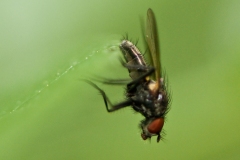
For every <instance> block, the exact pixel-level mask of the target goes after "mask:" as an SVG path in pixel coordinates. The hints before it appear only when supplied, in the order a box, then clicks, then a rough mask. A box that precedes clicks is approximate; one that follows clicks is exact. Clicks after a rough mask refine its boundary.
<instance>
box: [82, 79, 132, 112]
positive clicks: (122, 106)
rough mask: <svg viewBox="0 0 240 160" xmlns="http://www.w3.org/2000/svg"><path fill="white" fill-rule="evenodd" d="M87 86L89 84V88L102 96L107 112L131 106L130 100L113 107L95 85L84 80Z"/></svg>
mask: <svg viewBox="0 0 240 160" xmlns="http://www.w3.org/2000/svg"><path fill="white" fill-rule="evenodd" d="M85 81H86V82H87V83H88V84H90V85H91V86H93V87H94V88H96V89H97V90H98V91H99V92H100V94H101V95H102V97H103V100H104V103H105V106H106V109H107V111H108V112H114V111H116V110H118V109H121V108H124V107H128V106H130V105H131V104H132V100H131V99H128V100H126V101H123V102H120V103H118V104H115V105H113V104H112V103H111V102H110V100H109V98H108V97H107V95H106V93H105V92H104V91H103V90H102V89H101V88H99V87H98V86H97V85H96V84H94V83H93V82H91V81H88V80H85ZM108 104H109V105H110V106H111V108H109V107H108Z"/></svg>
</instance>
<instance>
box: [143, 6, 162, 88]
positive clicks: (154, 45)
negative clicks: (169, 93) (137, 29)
mask: <svg viewBox="0 0 240 160" xmlns="http://www.w3.org/2000/svg"><path fill="white" fill-rule="evenodd" d="M146 41H147V44H148V48H149V51H150V55H151V59H152V63H153V66H154V68H155V74H154V78H155V80H156V83H157V84H156V87H155V90H158V89H159V88H160V87H161V86H160V85H161V83H160V78H161V76H162V75H161V64H160V55H159V54H160V53H159V46H158V44H159V43H158V33H157V24H156V20H155V16H154V13H153V11H152V9H151V8H149V9H148V11H147V27H146Z"/></svg>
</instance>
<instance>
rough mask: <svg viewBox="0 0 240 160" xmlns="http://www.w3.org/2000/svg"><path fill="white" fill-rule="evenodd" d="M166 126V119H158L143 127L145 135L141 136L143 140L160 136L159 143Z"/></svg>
mask: <svg viewBox="0 0 240 160" xmlns="http://www.w3.org/2000/svg"><path fill="white" fill-rule="evenodd" d="M163 125H164V118H156V119H153V120H151V121H150V122H149V123H147V124H145V125H143V126H142V130H143V133H142V134H141V136H142V139H143V140H146V139H148V138H151V137H152V136H158V137H157V142H159V141H160V134H159V133H160V132H161V130H162V127H163Z"/></svg>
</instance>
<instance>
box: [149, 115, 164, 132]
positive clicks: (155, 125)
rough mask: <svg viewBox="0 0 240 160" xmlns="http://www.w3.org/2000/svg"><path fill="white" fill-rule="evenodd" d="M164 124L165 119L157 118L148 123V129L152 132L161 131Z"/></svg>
mask: <svg viewBox="0 0 240 160" xmlns="http://www.w3.org/2000/svg"><path fill="white" fill-rule="evenodd" d="M163 124H164V119H163V118H157V119H155V120H153V121H152V122H151V123H150V124H149V125H148V127H147V129H148V131H149V132H150V133H153V134H157V133H159V132H161V130H162V127H163Z"/></svg>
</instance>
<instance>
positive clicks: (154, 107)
mask: <svg viewBox="0 0 240 160" xmlns="http://www.w3.org/2000/svg"><path fill="white" fill-rule="evenodd" d="M155 84H156V83H155V82H154V81H150V83H149V84H148V91H149V92H148V95H149V98H150V99H149V101H145V103H144V105H145V108H147V109H146V113H148V114H145V115H144V116H145V118H146V119H145V120H143V121H142V122H141V124H140V127H141V129H142V134H141V136H142V139H143V140H146V139H150V138H151V137H152V136H157V142H159V141H160V139H161V135H160V133H161V131H162V128H163V125H164V119H165V115H166V114H167V112H168V110H169V107H168V106H169V95H168V94H167V91H166V90H165V85H164V84H163V80H161V86H162V88H159V89H158V91H157V94H154V92H152V88H154V87H155Z"/></svg>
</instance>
